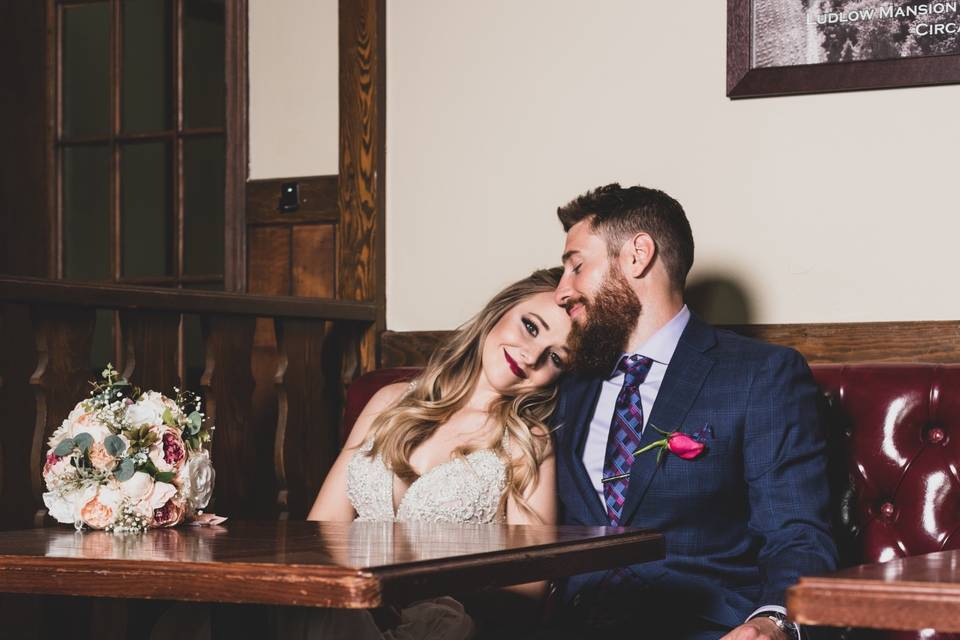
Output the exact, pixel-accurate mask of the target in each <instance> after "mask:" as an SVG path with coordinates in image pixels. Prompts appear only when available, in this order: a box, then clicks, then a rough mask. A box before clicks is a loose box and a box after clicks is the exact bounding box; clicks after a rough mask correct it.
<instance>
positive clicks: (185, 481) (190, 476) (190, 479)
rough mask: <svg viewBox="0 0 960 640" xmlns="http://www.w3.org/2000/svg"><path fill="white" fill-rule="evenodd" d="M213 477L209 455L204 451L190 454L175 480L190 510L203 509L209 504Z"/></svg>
mask: <svg viewBox="0 0 960 640" xmlns="http://www.w3.org/2000/svg"><path fill="white" fill-rule="evenodd" d="M215 476H216V474H215V473H214V470H213V464H211V462H210V455H209V454H208V453H207V452H206V451H201V452H197V453H194V454H192V455H191V456H190V458H189V459H188V460H187V462H186V464H184V465H183V467H181V468H180V473H179V474H177V480H178V481H179V482H180V491H181V492H182V493H183V497H184V499H185V500H186V501H187V505H188V506H189V507H190V509H191V510H194V511H195V510H197V509H203V508H204V507H206V506H207V504H209V502H210V496H211V495H212V494H213V481H214V478H215Z"/></svg>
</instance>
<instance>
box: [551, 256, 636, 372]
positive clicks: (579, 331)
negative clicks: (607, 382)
mask: <svg viewBox="0 0 960 640" xmlns="http://www.w3.org/2000/svg"><path fill="white" fill-rule="evenodd" d="M576 302H578V303H580V304H583V307H584V311H585V312H586V313H585V314H584V321H583V322H582V324H578V323H576V322H574V323H573V327H572V329H571V330H570V338H569V344H570V349H571V351H572V352H573V356H572V358H571V360H570V368H571V369H572V370H573V371H574V372H576V373H579V374H582V375H588V376H593V377H604V378H606V377H607V376H609V375H610V373H611V372H612V371H613V368H614V367H615V366H616V365H617V361H618V360H619V358H620V356H621V355H622V354H623V350H624V349H625V348H626V346H627V340H628V338H629V337H630V334H631V333H632V332H633V330H634V328H635V327H636V325H637V320H638V319H639V318H640V312H641V311H642V310H643V305H641V304H640V301H639V300H638V299H637V294H636V293H634V291H633V289H631V288H630V285H629V283H628V282H627V280H626V278H624V277H623V274H621V273H620V271H619V269H617V267H616V266H613V265H611V267H610V270H609V271H608V272H607V276H606V277H605V278H604V280H603V285H602V286H601V287H600V290H599V291H598V292H597V295H596V296H595V297H594V299H593V302H587V301H586V300H583V299H580V300H577V301H576ZM568 304H569V303H568Z"/></svg>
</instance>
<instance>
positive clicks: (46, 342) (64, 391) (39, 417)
mask: <svg viewBox="0 0 960 640" xmlns="http://www.w3.org/2000/svg"><path fill="white" fill-rule="evenodd" d="M31 319H32V321H33V331H34V336H35V338H36V345H37V369H36V371H35V372H34V374H33V376H32V377H31V379H30V383H31V384H32V385H33V386H34V390H35V394H36V400H37V413H36V422H35V423H34V428H33V446H32V447H31V451H30V479H31V481H32V486H33V497H34V501H35V503H34V504H35V505H36V507H37V511H36V515H35V517H34V522H35V525H36V526H42V525H43V521H44V516H45V515H46V513H47V510H46V508H45V507H43V501H42V500H41V498H40V494H42V493H43V475H42V473H43V464H44V459H45V457H46V456H45V454H46V444H47V439H48V438H49V437H50V434H52V433H53V431H54V430H55V429H56V428H57V427H59V426H60V423H61V422H63V420H64V418H66V417H67V415H68V414H69V413H70V411H71V410H72V409H73V407H74V405H76V404H77V403H78V402H79V401H80V400H82V399H84V398H85V397H87V394H88V392H89V390H90V387H89V385H88V382H89V380H90V376H91V371H90V368H89V362H90V348H91V346H92V344H93V331H94V327H95V325H96V314H95V313H94V310H93V309H89V308H82V307H63V306H54V305H44V306H38V307H35V308H34V309H33V310H32V313H31Z"/></svg>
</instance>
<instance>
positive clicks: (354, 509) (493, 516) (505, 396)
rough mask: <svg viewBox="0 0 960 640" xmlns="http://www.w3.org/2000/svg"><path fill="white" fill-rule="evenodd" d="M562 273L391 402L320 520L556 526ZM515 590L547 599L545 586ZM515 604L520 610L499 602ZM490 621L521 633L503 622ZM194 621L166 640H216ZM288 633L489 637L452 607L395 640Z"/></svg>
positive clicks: (375, 409)
mask: <svg viewBox="0 0 960 640" xmlns="http://www.w3.org/2000/svg"><path fill="white" fill-rule="evenodd" d="M561 273H562V269H561V268H554V269H549V270H541V271H536V272H534V273H533V274H531V275H530V276H529V277H527V278H524V279H523V280H520V281H519V282H516V283H514V284H512V285H510V286H508V287H507V288H505V289H504V290H503V291H501V292H500V293H498V294H497V295H496V296H494V297H493V299H492V300H491V301H490V302H489V303H487V305H486V306H485V307H484V308H483V310H482V311H481V312H480V313H478V314H477V315H476V316H475V317H473V318H472V319H471V320H469V321H468V322H467V323H466V324H465V325H463V326H462V327H461V328H460V329H458V330H457V331H456V332H454V334H453V335H452V336H451V337H450V339H449V340H448V341H447V343H446V344H444V345H443V346H441V347H440V348H439V349H438V350H437V352H436V353H435V354H434V355H433V357H432V358H431V359H430V362H429V363H428V364H427V366H426V368H425V369H424V370H423V372H422V373H421V374H420V375H419V376H418V377H417V378H416V379H415V380H414V381H413V382H411V383H398V384H393V385H389V386H386V387H384V388H383V389H381V390H380V391H378V392H377V394H376V395H374V397H373V398H371V400H370V402H368V403H367V406H366V408H365V409H364V411H363V413H362V414H361V415H360V417H359V418H358V419H357V422H356V424H355V426H354V427H353V430H352V431H351V433H350V437H349V438H348V439H347V443H346V445H345V446H344V448H343V451H342V452H341V453H340V455H339V457H338V458H337V460H336V461H335V462H334V464H333V467H332V468H331V469H330V472H329V473H328V474H327V477H326V479H325V480H324V483H323V486H322V487H321V489H320V493H319V494H318V495H317V498H316V501H315V502H314V504H313V508H312V509H311V510H310V513H309V515H308V516H307V519H308V520H341V521H343V520H354V519H359V520H375V521H394V520H403V521H417V520H426V521H433V522H453V523H506V524H529V523H548V524H553V523H554V522H555V521H556V505H555V502H556V500H555V491H556V490H555V487H554V459H553V452H552V449H551V442H550V434H549V432H548V430H547V426H546V422H547V420H548V418H549V417H550V414H551V413H552V412H553V409H554V404H555V402H556V393H557V390H556V382H557V379H558V378H559V376H560V374H561V373H562V372H563V369H564V367H565V365H566V362H567V358H568V351H567V348H566V341H567V335H568V333H569V332H570V319H569V318H568V317H567V314H566V312H565V311H564V310H563V309H562V308H560V307H558V306H557V305H556V303H555V302H554V301H553V292H554V290H555V289H556V287H557V284H558V283H559V281H560V275H561ZM468 471H469V472H468ZM510 590H511V592H513V593H520V594H521V595H523V596H531V597H533V598H538V597H541V596H542V595H543V591H544V585H542V584H531V585H521V586H519V587H512V588H511V589H510ZM505 604H511V602H510V600H509V599H507V600H506V601H504V600H501V601H499V602H497V601H495V606H501V607H502V606H503V605H505ZM488 605H489V603H488ZM181 609H182V607H181ZM481 617H483V616H481ZM490 617H491V618H493V617H496V618H502V619H509V620H511V621H513V620H515V618H512V617H510V616H504V615H503V609H502V608H501V609H500V610H498V611H497V615H496V616H490ZM185 619H187V616H180V615H178V616H172V615H171V616H164V623H163V624H159V623H158V625H157V627H156V628H155V630H154V633H153V634H152V638H154V639H160V638H171V637H178V638H183V637H192V638H197V639H198V640H199V638H209V636H210V634H209V618H208V617H206V618H198V619H199V620H200V621H201V622H199V623H197V624H198V628H199V629H200V630H199V631H196V630H193V629H189V630H188V629H186V628H185V626H186V623H185V622H184V620H185ZM276 624H277V632H278V633H277V636H278V637H282V638H294V639H303V640H313V639H315V638H351V639H361V640H366V639H368V638H369V639H377V640H380V639H383V638H388V639H391V640H401V639H403V640H414V639H417V640H423V639H430V640H453V639H458V640H459V639H461V638H470V637H473V634H474V632H475V630H474V625H473V621H472V619H471V617H470V616H468V615H467V614H466V613H465V611H464V609H463V606H462V605H461V604H460V603H459V602H457V601H456V600H454V599H452V598H438V599H436V600H431V601H426V602H421V603H418V604H415V605H412V606H410V607H407V608H405V609H403V610H402V611H401V612H400V620H399V624H394V625H393V628H392V629H390V630H388V631H386V632H381V631H380V629H379V628H378V627H377V625H376V623H375V622H374V618H373V616H372V615H371V614H370V613H368V612H367V611H363V610H332V609H326V610H325V609H303V608H287V607H283V608H281V609H279V610H278V611H277V612H276ZM188 631H189V632H188Z"/></svg>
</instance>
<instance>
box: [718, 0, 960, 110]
mask: <svg viewBox="0 0 960 640" xmlns="http://www.w3.org/2000/svg"><path fill="white" fill-rule="evenodd" d="M953 83H960V0H943V1H939V0H937V1H928V0H922V1H921V0H727V96H728V97H730V98H750V97H757V96H776V95H789V94H798V93H816V92H824V91H853V90H860V89H884V88H891V87H912V86H922V85H933V84H953Z"/></svg>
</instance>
